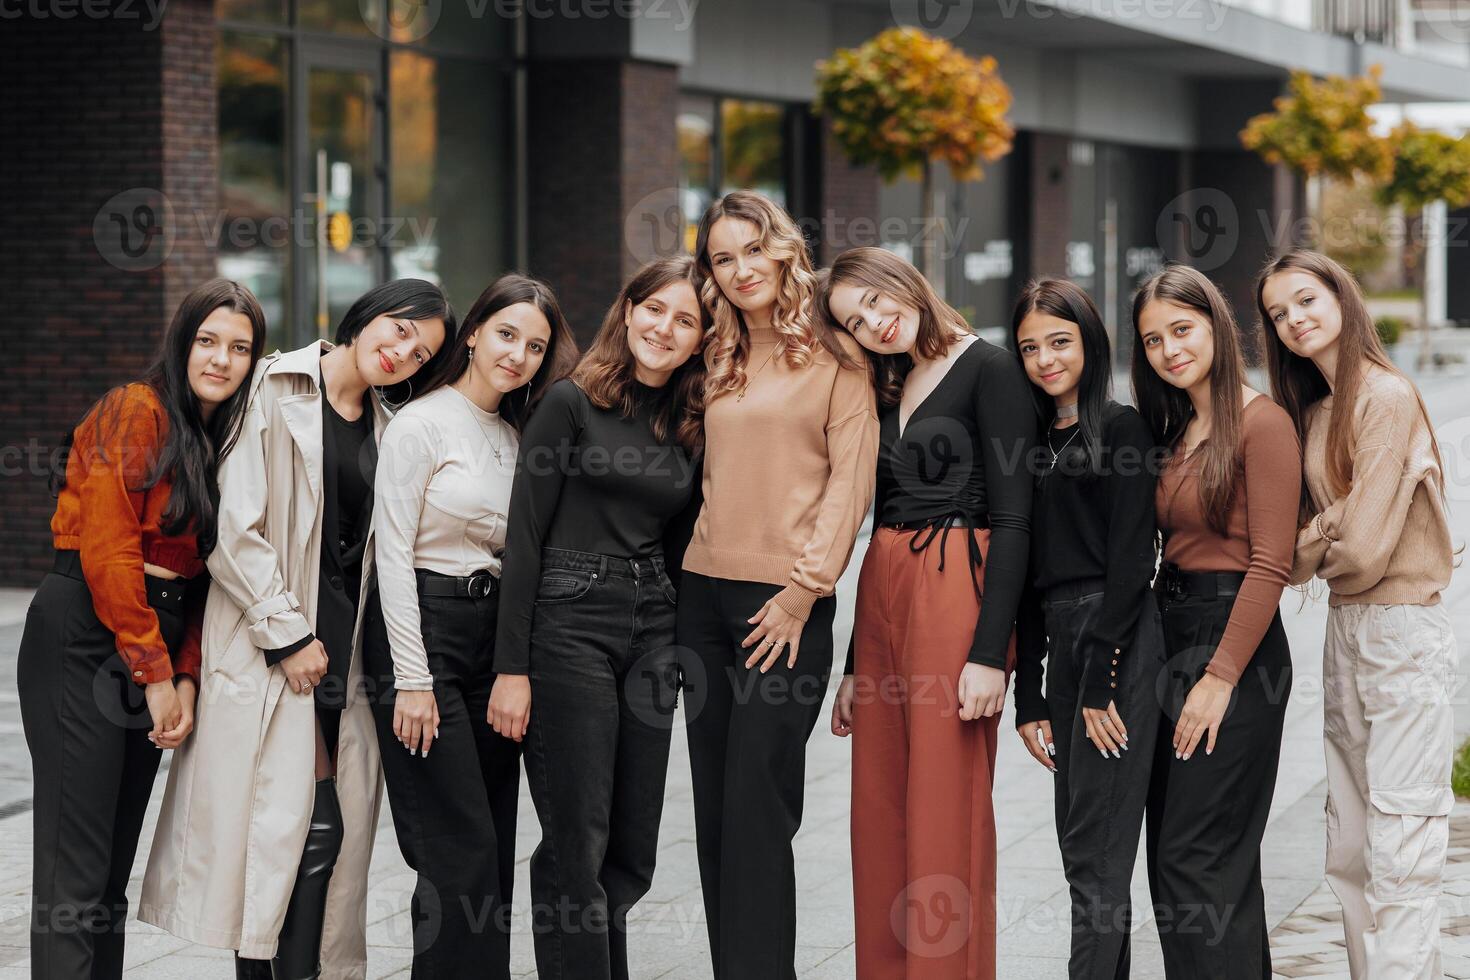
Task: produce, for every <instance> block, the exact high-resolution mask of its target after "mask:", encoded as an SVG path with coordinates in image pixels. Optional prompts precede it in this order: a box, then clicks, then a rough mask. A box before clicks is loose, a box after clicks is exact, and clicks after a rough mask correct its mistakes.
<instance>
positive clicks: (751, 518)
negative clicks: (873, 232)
mask: <svg viewBox="0 0 1470 980" xmlns="http://www.w3.org/2000/svg"><path fill="white" fill-rule="evenodd" d="M838 336H839V337H840V339H841V342H842V344H843V349H844V350H846V351H847V352H848V354H849V355H851V356H852V359H853V360H854V361H855V362H857V363H858V364H860V365H861V364H863V363H864V361H863V359H862V358H863V353H862V350H861V348H859V347H858V345H857V342H856V341H854V340H853V339H852V338H851V337H849V336H848V335H847V334H846V333H839V335H838ZM777 339H778V335H777V333H776V331H775V330H771V329H766V330H751V331H750V358H749V360H748V361H747V363H746V366H745V371H746V377H747V379H748V381H749V385H748V387H747V388H746V390H745V394H744V397H743V398H742V397H740V395H739V394H738V393H737V392H729V393H726V394H723V395H720V396H719V397H718V398H715V399H713V400H712V401H710V402H709V404H708V405H707V406H706V408H705V415H704V438H705V457H704V505H703V507H702V509H701V510H700V512H699V520H698V522H697V523H696V524H695V526H694V537H693V540H691V541H690V542H689V550H688V551H686V552H685V553H684V568H685V569H686V570H688V571H691V572H695V573H697V574H699V575H707V576H709V577H711V578H723V579H732V580H735V581H744V582H765V583H768V584H771V585H780V586H785V588H783V589H782V590H781V591H780V592H778V593H777V594H776V596H775V602H776V604H777V605H778V606H780V607H781V608H782V609H784V610H786V611H787V612H789V613H791V614H792V615H793V616H796V617H798V618H799V619H801V620H802V621H805V620H806V619H807V617H808V616H809V615H810V614H811V609H812V605H813V603H815V602H816V601H817V599H819V598H821V597H823V596H829V595H831V594H832V593H833V591H834V590H835V589H836V587H837V580H838V579H839V578H840V577H841V576H842V570H843V569H844V568H846V567H847V561H848V559H849V558H851V557H852V548H853V543H854V542H855V541H856V540H857V534H858V530H859V529H860V528H861V527H862V523H863V518H864V517H865V516H866V515H867V512H868V506H869V504H871V503H872V499H873V481H874V478H875V476H876V473H877V461H878V415H877V407H876V400H875V397H874V393H873V385H872V382H871V381H870V380H869V378H868V373H867V372H866V371H862V370H853V369H849V368H842V367H840V366H839V365H838V363H837V360H836V358H834V357H833V356H832V355H831V354H829V353H828V352H827V351H826V350H825V349H821V348H819V349H818V351H817V352H816V353H815V354H814V355H813V357H812V360H811V361H810V362H809V363H808V364H806V365H805V366H804V367H799V368H793V367H791V365H789V364H788V363H787V362H786V359H785V357H783V356H782V354H781V353H780V352H775V353H773V351H774V349H775V346H776V343H777Z"/></svg>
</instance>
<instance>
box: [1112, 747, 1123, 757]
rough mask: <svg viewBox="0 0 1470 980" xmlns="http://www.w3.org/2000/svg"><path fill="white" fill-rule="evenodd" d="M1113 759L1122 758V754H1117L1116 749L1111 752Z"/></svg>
mask: <svg viewBox="0 0 1470 980" xmlns="http://www.w3.org/2000/svg"><path fill="white" fill-rule="evenodd" d="M1113 758H1114V759H1121V758H1123V753H1121V752H1119V751H1118V750H1117V749H1114V750H1113Z"/></svg>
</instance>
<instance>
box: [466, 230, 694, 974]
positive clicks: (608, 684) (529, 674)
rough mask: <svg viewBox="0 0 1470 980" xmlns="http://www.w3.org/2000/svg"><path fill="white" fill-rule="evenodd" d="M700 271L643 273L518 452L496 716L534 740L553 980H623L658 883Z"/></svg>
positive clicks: (540, 889)
mask: <svg viewBox="0 0 1470 980" xmlns="http://www.w3.org/2000/svg"><path fill="white" fill-rule="evenodd" d="M693 267H694V261H693V260H692V259H689V258H687V257H679V258H669V259H662V260H660V261H657V262H653V263H651V264H649V265H646V266H644V267H643V268H642V269H641V270H639V272H638V273H637V275H635V276H634V277H633V279H632V280H631V281H630V282H629V283H628V284H627V285H626V286H624V287H623V289H622V291H621V292H620V293H619V294H618V298H617V300H616V301H615V302H614V303H613V305H612V307H611V308H610V309H609V310H608V312H607V316H606V318H605V319H604V320H603V324H602V329H601V331H600V332H599V333H598V335H597V338H596V339H595V340H594V341H593V344H592V348H591V349H590V350H589V351H588V352H587V355H586V356H585V357H584V358H583V359H582V362H581V363H580V364H578V365H577V370H576V373H575V374H573V376H572V377H571V378H570V379H568V380H564V381H559V382H557V383H556V384H555V385H553V386H552V388H551V390H550V391H549V392H548V393H547V395H546V399H545V401H544V402H543V404H542V405H541V407H540V408H539V409H537V411H536V414H535V416H534V417H533V418H532V419H531V422H530V424H529V425H528V426H527V427H526V435H525V439H524V441H523V442H522V444H521V462H520V467H519V471H518V472H517V474H516V481H515V489H514V491H513V494H512V497H511V513H512V514H513V515H514V517H515V519H514V522H513V523H512V525H511V530H510V539H509V543H508V547H507V550H506V558H505V588H504V591H503V593H502V594H503V596H504V601H503V607H502V608H503V615H502V616H501V619H500V625H499V629H498V632H497V636H496V641H495V663H496V669H497V671H498V672H499V675H500V676H499V677H498V678H497V679H496V681H495V692H494V695H493V696H492V698H491V701H490V719H491V722H492V723H493V724H494V725H495V728H496V730H497V731H499V732H501V733H502V734H504V735H507V736H509V737H511V738H514V739H516V740H517V741H520V740H521V739H522V738H524V739H525V740H526V741H525V744H526V777H527V779H529V780H530V784H531V797H532V799H533V800H535V803H536V813H537V815H538V816H539V817H540V818H541V843H540V845H539V846H537V848H536V853H535V854H534V855H533V856H532V858H531V901H532V907H533V908H534V909H535V910H536V911H537V915H536V921H535V922H534V923H533V927H534V930H535V937H536V970H537V975H538V976H540V977H542V978H543V980H563V978H565V980H612V978H619V980H626V978H627V976H628V938H627V916H628V910H629V909H631V908H632V907H633V905H634V903H636V902H637V901H638V900H639V899H640V898H642V897H643V895H644V894H645V893H646V892H647V891H648V888H649V885H650V884H651V883H652V881H653V865H654V859H655V857H656V856H657V852H658V824H659V817H660V815H661V814H662V811H663V802H664V777H665V774H666V772H667V770H668V762H669V737H670V729H671V723H672V720H673V714H674V702H675V697H676V692H677V690H678V664H677V661H676V656H675V650H674V586H673V583H672V582H671V580H670V577H669V575H668V573H667V568H666V560H667V555H668V554H669V553H675V554H677V553H678V552H680V551H682V550H683V543H682V542H677V541H676V542H668V537H669V534H670V531H671V529H673V530H675V531H677V529H678V528H679V527H681V524H680V523H679V522H678V521H676V520H675V519H676V518H677V517H678V515H680V513H681V512H682V511H683V510H685V509H686V508H687V506H688V504H689V501H690V498H691V497H692V496H693V494H694V490H695V486H694V483H695V477H696V468H695V462H694V456H695V453H696V452H697V451H698V449H699V447H700V441H701V431H700V422H699V415H700V410H701V407H702V405H703V385H704V366H703V364H702V363H700V361H699V358H698V357H697V356H696V355H697V354H698V352H699V347H700V343H701V342H702V341H703V339H704V318H703V315H702V313H701V309H700V305H699V297H698V296H697V294H696V293H695V291H694V285H693V282H692V277H693ZM682 528H683V536H684V538H685V539H686V540H687V537H688V532H689V528H688V525H687V523H685V524H683V525H682Z"/></svg>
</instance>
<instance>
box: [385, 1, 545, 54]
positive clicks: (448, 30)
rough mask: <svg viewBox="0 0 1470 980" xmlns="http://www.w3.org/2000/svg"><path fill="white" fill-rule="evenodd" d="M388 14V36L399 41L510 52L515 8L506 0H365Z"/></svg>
mask: <svg viewBox="0 0 1470 980" xmlns="http://www.w3.org/2000/svg"><path fill="white" fill-rule="evenodd" d="M364 2H376V3H378V4H379V5H380V6H382V7H383V8H384V10H385V12H386V14H387V17H386V23H387V28H388V30H387V36H388V39H389V40H391V41H394V42H397V43H399V44H420V45H432V46H433V47H434V48H436V49H439V50H447V51H458V52H463V53H465V54H470V55H474V56H475V57H478V58H509V57H511V56H512V55H513V48H514V43H513V42H514V39H515V11H516V10H518V9H521V8H523V7H524V5H523V4H522V3H519V2H515V3H512V2H508V0H442V2H441V3H438V4H435V3H433V2H432V0H364Z"/></svg>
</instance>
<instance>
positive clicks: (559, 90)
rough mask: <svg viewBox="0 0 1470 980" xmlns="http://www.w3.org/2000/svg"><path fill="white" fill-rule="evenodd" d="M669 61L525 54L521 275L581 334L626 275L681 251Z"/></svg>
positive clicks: (674, 91) (674, 90)
mask: <svg viewBox="0 0 1470 980" xmlns="http://www.w3.org/2000/svg"><path fill="white" fill-rule="evenodd" d="M677 105H678V77H677V72H676V70H675V69H674V68H673V67H671V66H666V65H656V64H651V63H642V62H628V61H617V60H596V61H567V60H548V61H542V62H533V63H532V65H531V67H530V69H529V84H528V109H529V119H528V121H527V143H528V152H527V159H529V160H531V161H533V163H532V164H531V166H530V173H528V174H527V184H528V187H529V193H530V208H529V211H530V214H531V215H532V216H533V220H532V221H531V227H530V229H529V236H530V241H529V246H530V262H531V268H530V272H531V273H532V274H533V275H538V276H541V277H543V278H545V279H546V280H547V281H549V282H550V283H551V284H552V286H553V287H554V288H555V289H556V292H557V297H558V298H559V299H560V301H561V304H562V308H563V310H564V311H565V312H566V314H567V317H568V319H570V320H571V323H572V328H573V329H574V330H575V331H576V333H577V337H578V340H579V342H581V343H582V344H584V345H585V344H586V343H587V342H588V341H590V339H591V338H592V336H593V335H594V334H595V333H596V332H597V328H598V326H599V325H600V324H601V322H602V317H603V314H604V313H606V312H607V308H608V306H609V305H610V304H611V303H612V301H613V299H614V298H615V297H616V295H617V292H618V290H619V289H620V288H622V284H623V282H624V280H625V279H626V278H627V277H628V276H629V275H630V274H631V273H632V272H633V271H634V270H635V269H637V268H638V266H639V265H641V264H642V263H643V262H645V261H648V260H650V259H652V258H654V257H655V256H660V255H669V254H673V253H674V252H677V251H680V250H681V249H682V241H681V237H680V234H679V220H678V198H677V188H678V151H677V143H676V140H675V127H674V116H675V113H676V111H677Z"/></svg>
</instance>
